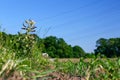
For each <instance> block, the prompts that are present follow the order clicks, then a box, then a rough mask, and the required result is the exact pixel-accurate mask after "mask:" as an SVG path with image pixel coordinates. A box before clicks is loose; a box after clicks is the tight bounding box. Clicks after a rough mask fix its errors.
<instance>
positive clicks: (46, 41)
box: [0, 32, 85, 58]
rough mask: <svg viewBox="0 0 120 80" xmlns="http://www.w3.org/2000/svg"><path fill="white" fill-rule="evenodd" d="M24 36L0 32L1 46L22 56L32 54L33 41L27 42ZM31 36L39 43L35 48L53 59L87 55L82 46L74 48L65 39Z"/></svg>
mask: <svg viewBox="0 0 120 80" xmlns="http://www.w3.org/2000/svg"><path fill="white" fill-rule="evenodd" d="M24 35H25V34H19V33H18V34H15V35H12V34H7V33H5V32H0V44H1V45H2V46H4V47H7V48H9V49H12V50H13V51H14V52H18V53H19V54H21V55H20V56H22V53H30V49H31V48H30V47H31V46H32V45H30V44H31V42H32V41H33V40H32V41H31V39H32V38H30V39H29V40H28V41H27V40H26V39H24V38H25V37H24ZM31 36H34V39H35V41H36V42H37V43H36V44H35V46H34V47H37V48H38V49H39V51H41V52H42V53H48V55H49V56H50V57H52V58H55V57H57V58H79V57H83V56H84V55H85V51H84V50H83V49H82V48H81V47H80V46H78V45H76V46H73V47H72V46H71V45H69V44H67V43H66V42H65V40H64V39H63V38H57V37H55V36H48V37H46V38H40V37H39V36H37V35H36V34H31ZM28 38H29V37H28ZM20 39H21V40H20ZM28 43H29V44H28ZM23 50H24V51H23ZM25 50H26V51H25Z"/></svg>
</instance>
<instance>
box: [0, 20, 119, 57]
mask: <svg viewBox="0 0 120 80" xmlns="http://www.w3.org/2000/svg"><path fill="white" fill-rule="evenodd" d="M34 24H35V23H34V21H32V20H26V21H25V24H23V27H22V30H25V33H20V32H18V34H15V35H13V34H7V33H5V32H2V31H0V51H1V47H5V48H6V49H10V50H12V51H13V52H15V53H17V54H16V55H17V56H22V57H24V56H27V55H29V56H32V55H31V53H35V52H41V53H47V54H48V55H49V56H50V57H52V58H80V57H86V58H88V57H89V58H92V57H95V56H99V57H105V56H106V57H109V58H112V57H120V38H110V39H105V38H100V39H98V40H97V41H96V49H95V50H94V53H86V52H85V51H84V50H83V49H82V48H81V47H80V46H78V45H75V46H71V45H69V44H67V43H66V42H65V40H64V39H63V38H57V37H55V36H48V37H46V38H40V37H39V36H38V35H37V34H34V33H33V32H35V28H36V26H34Z"/></svg>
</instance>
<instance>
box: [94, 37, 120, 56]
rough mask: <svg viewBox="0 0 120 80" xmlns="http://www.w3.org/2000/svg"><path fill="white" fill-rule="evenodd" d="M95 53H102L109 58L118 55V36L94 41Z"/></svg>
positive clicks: (119, 46)
mask: <svg viewBox="0 0 120 80" xmlns="http://www.w3.org/2000/svg"><path fill="white" fill-rule="evenodd" d="M96 44H97V45H96V47H97V49H95V54H99V53H100V54H103V55H105V56H107V57H109V58H111V57H120V38H110V39H104V38H100V39H99V40H98V41H97V42H96Z"/></svg>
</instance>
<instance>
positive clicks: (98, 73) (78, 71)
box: [58, 58, 120, 80]
mask: <svg viewBox="0 0 120 80" xmlns="http://www.w3.org/2000/svg"><path fill="white" fill-rule="evenodd" d="M119 61H120V59H119V58H118V59H117V58H116V59H107V58H91V59H89V61H85V59H84V58H81V59H80V61H79V62H77V63H75V62H72V61H68V62H64V63H63V62H62V63H59V66H58V67H59V68H58V69H59V71H61V72H64V73H66V74H69V75H71V76H79V77H81V78H85V80H119V79H120V65H119Z"/></svg>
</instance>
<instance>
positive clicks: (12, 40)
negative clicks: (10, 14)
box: [0, 20, 52, 80]
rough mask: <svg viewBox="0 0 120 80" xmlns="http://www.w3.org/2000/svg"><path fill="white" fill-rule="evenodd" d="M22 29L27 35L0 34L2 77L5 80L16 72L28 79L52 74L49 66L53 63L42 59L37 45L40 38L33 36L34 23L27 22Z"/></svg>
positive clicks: (0, 69) (0, 67)
mask: <svg viewBox="0 0 120 80" xmlns="http://www.w3.org/2000/svg"><path fill="white" fill-rule="evenodd" d="M22 29H24V30H25V33H18V35H11V34H9V35H8V34H5V33H4V32H0V39H1V41H0V44H1V45H0V56H1V58H0V76H1V77H2V78H3V79H4V80H7V78H9V77H10V76H12V75H13V74H14V73H15V72H17V73H18V74H19V75H20V76H21V77H26V78H27V79H32V78H36V77H42V76H45V75H46V74H47V73H48V72H52V70H51V69H50V68H49V66H48V65H49V64H52V63H50V62H49V61H48V59H45V58H43V57H42V55H41V51H40V49H39V46H38V45H37V40H38V37H37V36H36V35H35V34H32V32H34V31H35V30H34V29H35V26H34V22H33V21H32V20H27V21H26V26H25V24H23V28H22ZM31 75H34V77H33V76H31Z"/></svg>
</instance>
